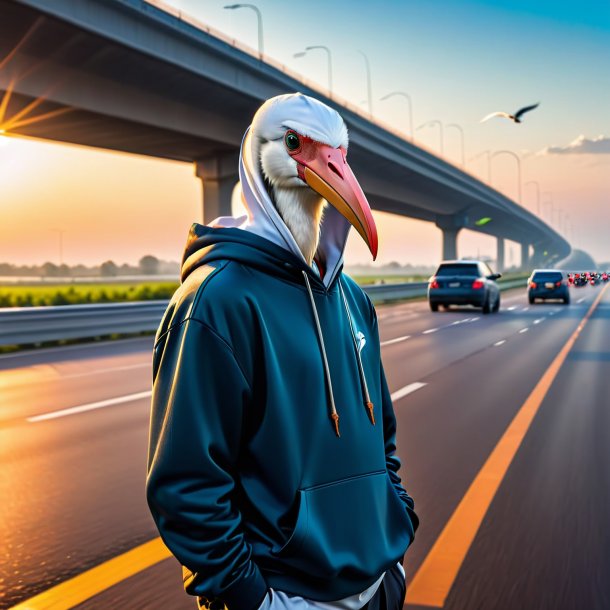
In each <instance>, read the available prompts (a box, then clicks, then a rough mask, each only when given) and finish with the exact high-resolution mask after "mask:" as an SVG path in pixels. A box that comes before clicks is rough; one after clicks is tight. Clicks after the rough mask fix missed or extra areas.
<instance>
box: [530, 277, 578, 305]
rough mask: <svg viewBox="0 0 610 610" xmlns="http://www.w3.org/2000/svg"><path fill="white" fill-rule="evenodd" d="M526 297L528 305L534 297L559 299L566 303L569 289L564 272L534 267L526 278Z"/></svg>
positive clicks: (568, 300) (534, 299)
mask: <svg viewBox="0 0 610 610" xmlns="http://www.w3.org/2000/svg"><path fill="white" fill-rule="evenodd" d="M527 298H528V301H529V302H530V305H533V304H534V303H535V302H536V299H541V300H543V301H546V300H547V299H561V300H562V301H563V302H564V303H565V304H566V305H568V304H569V303H570V291H569V289H568V282H567V278H566V274H565V273H564V272H563V271H560V270H559V269H534V271H532V274H531V275H530V277H529V278H528V280H527Z"/></svg>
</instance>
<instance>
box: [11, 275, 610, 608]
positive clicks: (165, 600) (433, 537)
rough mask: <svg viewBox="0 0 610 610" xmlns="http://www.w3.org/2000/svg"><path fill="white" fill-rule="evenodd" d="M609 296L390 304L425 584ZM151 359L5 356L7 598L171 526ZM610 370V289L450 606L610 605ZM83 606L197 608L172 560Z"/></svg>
mask: <svg viewBox="0 0 610 610" xmlns="http://www.w3.org/2000/svg"><path fill="white" fill-rule="evenodd" d="M600 292H601V288H591V287H586V288H583V289H575V290H574V291H573V300H572V305H571V306H569V307H565V306H563V305H561V304H559V303H547V304H544V305H533V306H530V305H528V304H527V301H526V298H525V295H524V294H523V292H522V291H511V292H507V293H504V294H503V305H502V310H501V311H500V313H499V314H495V315H488V316H483V315H482V314H481V313H480V312H478V311H476V310H470V309H467V308H464V309H461V310H451V311H448V312H439V313H436V314H433V313H431V312H430V311H429V310H428V308H427V305H426V304H425V303H422V302H416V303H413V302H411V303H406V304H400V305H394V306H390V305H389V306H381V307H378V310H377V311H378V317H379V320H380V330H381V340H382V347H383V361H384V366H385V370H386V375H387V377H388V383H389V386H390V390H391V391H392V393H393V394H394V395H395V399H394V407H395V411H396V416H397V422H398V423H397V430H398V432H397V435H398V439H397V445H398V454H399V456H400V458H401V460H402V463H403V467H402V469H401V471H400V474H401V476H402V478H403V483H404V485H405V487H406V488H407V489H408V490H409V492H410V493H411V495H412V496H413V497H414V499H415V503H416V510H417V512H418V514H419V516H420V519H421V526H420V528H419V530H418V532H417V537H416V540H415V542H414V544H413V545H412V547H411V548H410V549H409V551H408V553H407V559H406V562H405V569H406V572H407V579H408V581H409V588H411V583H412V582H413V579H414V577H415V575H416V574H417V572H418V570H419V569H420V567H421V566H422V564H423V562H424V560H425V559H426V558H427V557H428V556H429V555H430V554H431V549H433V545H434V544H435V542H437V540H438V539H439V536H440V534H441V532H442V531H443V529H444V528H445V526H446V524H447V523H448V522H449V520H450V519H451V517H452V515H453V514H454V511H456V508H457V507H458V506H459V505H460V502H461V501H462V499H463V498H464V496H465V494H466V492H467V490H469V488H470V486H471V484H472V483H473V481H474V480H475V478H476V477H477V474H478V473H479V472H480V471H481V469H482V468H483V466H484V464H485V463H486V460H487V458H488V457H489V456H490V454H491V453H492V452H493V451H494V448H495V447H496V445H497V444H498V442H499V440H500V439H501V438H502V437H503V435H504V433H505V431H506V430H507V428H508V427H509V424H511V421H512V420H513V418H514V417H515V416H516V415H517V413H519V412H520V410H521V408H522V406H523V405H524V403H526V401H527V400H528V397H529V396H530V394H532V392H533V391H534V388H536V386H537V384H538V383H539V381H540V380H541V378H542V377H543V375H544V374H545V371H547V369H548V368H549V367H550V366H551V364H552V363H553V361H554V359H555V358H556V356H557V355H558V354H559V353H560V351H561V349H562V348H563V346H564V345H565V344H566V342H567V341H568V339H569V338H570V336H571V335H572V333H574V331H575V329H576V328H577V326H578V325H579V323H581V321H582V320H583V318H584V317H585V314H586V313H587V311H588V310H589V308H590V306H591V304H592V303H593V301H594V299H595V298H596V297H597V296H598V295H599V293H600ZM151 353H152V338H144V339H133V340H124V341H119V342H110V343H103V344H91V345H83V346H74V347H69V348H56V349H49V350H44V351H38V352H30V353H22V354H17V355H13V356H5V357H0V401H1V402H0V498H1V509H0V540H2V544H1V546H0V608H10V607H12V606H13V605H14V604H16V603H17V602H20V601H22V600H25V599H28V598H30V597H32V596H33V595H35V594H38V593H40V592H42V591H45V590H47V589H49V588H50V587H52V586H54V585H56V584H58V583H60V582H64V581H68V580H69V579H71V578H73V577H74V576H76V575H78V574H81V573H83V572H84V571H86V570H87V569H89V568H92V567H94V566H96V565H98V564H102V563H103V562H105V561H107V560H109V559H111V558H113V557H115V556H117V555H120V554H122V553H124V552H126V551H128V550H130V549H132V548H134V547H136V546H138V545H139V544H142V543H144V542H146V541H148V540H150V539H153V538H155V537H156V536H157V532H156V529H155V527H154V524H153V523H152V520H151V518H150V516H149V513H148V509H147V507H146V503H145V498H144V492H143V485H144V477H145V471H146V465H145V458H146V442H147V434H148V415H149V414H148V409H149V403H150V399H149V397H148V396H147V395H146V394H142V393H145V392H147V391H149V390H150V380H151V373H150V360H151ZM609 379H610V289H608V290H606V291H605V293H604V294H603V295H602V299H601V301H600V302H599V305H598V306H597V308H596V309H595V310H594V311H593V313H592V314H591V316H590V319H589V320H588V322H587V324H586V325H585V327H584V328H583V330H582V332H581V334H580V335H579V336H578V338H577V339H576V342H575V343H574V345H573V346H572V348H571V349H570V350H569V352H568V353H567V357H566V359H565V361H564V362H563V363H562V365H561V368H560V369H559V372H558V374H557V376H556V378H554V379H553V381H552V383H551V384H550V387H549V388H548V391H545V393H544V395H543V397H542V402H541V403H540V407H539V409H538V411H537V412H536V415H535V417H534V419H533V421H532V423H531V426H530V428H529V429H528V431H527V433H526V434H525V437H524V439H523V442H522V443H521V444H520V445H519V446H518V449H517V451H516V454H515V456H514V459H513V460H512V462H511V463H510V466H509V467H508V471H507V472H506V475H505V476H502V480H501V483H500V485H499V488H498V490H497V493H496V494H495V496H494V497H493V499H492V500H491V503H490V505H489V508H488V510H486V511H485V514H484V517H483V519H482V522H481V525H480V528H478V529H477V531H476V535H475V536H474V540H473V541H472V545H471V546H469V547H468V549H467V552H465V554H464V557H463V561H462V562H461V563H460V568H459V571H458V572H457V575H456V578H455V580H454V581H452V584H451V587H450V588H449V589H448V591H447V596H446V599H445V601H444V604H441V606H442V607H444V608H448V609H453V610H479V609H480V610H494V609H498V610H514V609H525V610H529V609H531V610H545V609H549V610H572V609H574V610H583V609H586V610H598V609H599V610H603V609H610V578H609V575H610V442H609V438H610V387H609V385H610V384H609V383H608V380H609ZM125 396H127V397H130V398H127V399H124V402H116V401H114V402H113V401H112V399H116V398H120V397H125ZM106 401H110V402H106ZM74 407H82V409H76V412H68V413H64V414H63V415H62V414H61V413H60V414H59V415H62V416H61V417H54V418H52V419H37V417H39V416H41V415H42V416H44V415H45V414H49V413H55V414H56V415H57V411H60V410H63V409H72V408H74ZM32 418H33V419H32ZM432 554H433V553H432ZM407 599H409V598H407ZM441 606H437V607H441ZM76 607H77V608H79V609H91V610H93V609H96V610H102V609H103V610H107V609H119V608H120V609H125V610H130V609H136V608H137V609H138V610H143V609H146V610H167V609H171V610H182V609H183V608H184V609H185V610H186V609H191V610H192V609H193V608H194V602H193V600H192V599H190V598H189V597H188V596H186V595H185V594H184V593H183V591H182V583H181V573H180V569H179V566H178V565H177V563H176V562H175V561H174V560H173V559H168V560H164V561H161V562H159V563H158V564H156V565H154V566H153V567H151V568H148V569H146V570H143V571H141V572H139V573H138V574H136V575H134V576H131V577H129V578H127V579H125V580H124V581H122V582H120V583H119V584H117V585H114V586H111V587H110V588H108V589H107V590H105V591H103V592H101V593H99V594H97V595H95V596H93V597H91V598H90V599H89V600H88V601H86V602H84V603H81V604H80V605H78V606H76ZM406 608H409V609H411V610H415V609H416V608H417V609H419V608H422V609H423V608H424V606H417V605H413V604H407V605H406Z"/></svg>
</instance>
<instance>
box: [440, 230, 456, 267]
mask: <svg viewBox="0 0 610 610" xmlns="http://www.w3.org/2000/svg"><path fill="white" fill-rule="evenodd" d="M442 231H443V260H452V259H456V258H457V257H458V255H457V237H458V233H459V232H460V229H442Z"/></svg>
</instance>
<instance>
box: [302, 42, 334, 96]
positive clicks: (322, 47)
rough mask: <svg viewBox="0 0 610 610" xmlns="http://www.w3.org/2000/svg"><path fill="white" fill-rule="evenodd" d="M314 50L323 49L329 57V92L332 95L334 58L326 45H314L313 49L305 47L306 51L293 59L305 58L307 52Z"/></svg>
mask: <svg viewBox="0 0 610 610" xmlns="http://www.w3.org/2000/svg"><path fill="white" fill-rule="evenodd" d="M314 49H321V50H323V51H326V55H327V57H328V90H329V91H330V93H331V95H332V92H333V64H332V58H331V54H330V49H329V48H328V47H325V46H324V45H321V44H320V45H314V46H312V47H305V50H304V51H301V52H300V53H295V54H294V55H293V57H305V55H307V51H313V50H314Z"/></svg>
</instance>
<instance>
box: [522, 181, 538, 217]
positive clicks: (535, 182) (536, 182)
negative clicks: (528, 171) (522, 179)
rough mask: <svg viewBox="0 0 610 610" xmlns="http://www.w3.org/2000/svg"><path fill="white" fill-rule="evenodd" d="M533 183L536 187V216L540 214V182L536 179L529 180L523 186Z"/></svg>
mask: <svg viewBox="0 0 610 610" xmlns="http://www.w3.org/2000/svg"><path fill="white" fill-rule="evenodd" d="M530 184H533V185H534V186H535V187H536V211H537V214H538V216H540V184H539V183H538V181H537V180H530V181H529V182H526V183H525V186H528V185H530Z"/></svg>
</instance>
